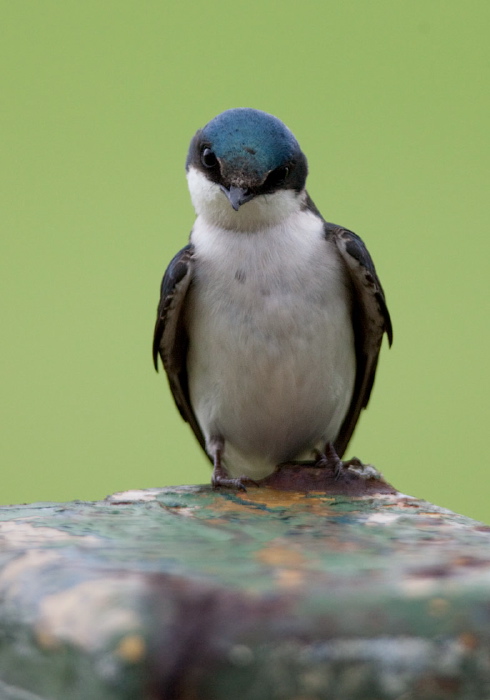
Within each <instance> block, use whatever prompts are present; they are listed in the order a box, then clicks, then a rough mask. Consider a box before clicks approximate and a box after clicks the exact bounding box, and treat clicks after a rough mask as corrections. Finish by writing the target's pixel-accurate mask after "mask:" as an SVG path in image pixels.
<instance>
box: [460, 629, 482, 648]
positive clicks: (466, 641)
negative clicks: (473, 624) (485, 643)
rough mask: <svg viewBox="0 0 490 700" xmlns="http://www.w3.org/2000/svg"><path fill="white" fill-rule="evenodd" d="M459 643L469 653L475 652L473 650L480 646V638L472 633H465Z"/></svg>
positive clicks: (461, 635)
mask: <svg viewBox="0 0 490 700" xmlns="http://www.w3.org/2000/svg"><path fill="white" fill-rule="evenodd" d="M458 641H459V643H460V644H461V646H463V647H464V648H465V649H468V651H473V649H476V648H477V646H478V637H477V636H476V635H475V634H472V633H471V632H463V634H460V635H459V637H458Z"/></svg>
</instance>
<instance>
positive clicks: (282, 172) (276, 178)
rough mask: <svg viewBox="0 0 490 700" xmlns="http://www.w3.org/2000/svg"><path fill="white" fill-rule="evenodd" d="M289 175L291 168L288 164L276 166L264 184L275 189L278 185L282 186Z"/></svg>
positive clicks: (267, 187)
mask: <svg viewBox="0 0 490 700" xmlns="http://www.w3.org/2000/svg"><path fill="white" fill-rule="evenodd" d="M288 175H289V168H288V166H287V165H284V166H280V167H279V168H276V169H275V170H273V171H272V172H270V173H269V174H268V176H267V179H266V181H265V182H264V186H265V187H266V189H275V188H277V187H280V186H281V185H282V184H283V182H284V181H285V180H286V178H287V176H288Z"/></svg>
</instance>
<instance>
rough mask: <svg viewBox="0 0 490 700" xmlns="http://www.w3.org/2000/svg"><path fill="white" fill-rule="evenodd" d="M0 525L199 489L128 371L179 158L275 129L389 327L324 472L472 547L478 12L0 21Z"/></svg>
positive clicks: (481, 105)
mask: <svg viewBox="0 0 490 700" xmlns="http://www.w3.org/2000/svg"><path fill="white" fill-rule="evenodd" d="M0 8H1V13H0V14H1V17H0V33H1V35H2V36H1V37H0V71H1V90H0V100H1V120H2V125H1V134H0V138H1V159H0V169H1V178H2V182H1V186H0V198H1V202H0V212H1V236H0V245H1V252H0V286H1V305H0V322H1V326H0V329H1V331H0V332H1V369H0V373H1V376H0V392H1V394H0V424H1V436H0V461H1V481H0V483H1V488H0V502H2V503H12V502H23V501H33V500H69V499H74V498H83V499H98V498H101V497H104V496H105V495H106V494H107V493H110V492H114V491H117V490H121V489H128V488H137V487H150V486H163V485H166V484H177V483H192V482H206V481H208V479H209V477H210V470H209V466H208V463H207V461H206V459H205V457H204V456H203V455H202V454H201V453H200V450H199V448H198V446H197V443H196V442H195V440H194V437H193V435H192V433H191V431H190V429H189V428H188V426H186V425H185V424H184V423H183V422H182V420H181V419H180V416H179V415H178V413H177V411H176V409H175V408H174V405H173V402H172V399H171V397H170V394H169V391H168V389H167V384H166V379H165V376H164V375H163V374H161V373H160V375H158V376H157V375H156V374H155V372H154V370H153V368H152V364H151V356H150V346H151V338H152V332H153V323H154V317H155V308H156V304H157V298H158V290H159V283H160V279H161V276H162V274H163V272H164V270H165V267H166V265H167V263H168V261H169V260H170V258H171V256H172V255H173V254H174V253H175V252H176V251H177V250H178V249H179V248H180V247H182V245H184V244H185V243H186V241H187V237H188V234H189V231H190V228H191V226H192V221H193V211H192V207H191V204H190V201H189V197H188V193H187V187H186V182H185V174H184V161H185V156H186V152H187V147H188V143H189V140H190V138H191V137H192V135H193V134H194V132H195V131H196V130H197V128H199V127H201V126H202V125H204V124H205V123H206V122H207V121H209V119H211V118H212V117H213V116H215V115H216V114H218V113H219V112H221V111H222V110H224V109H227V108H230V107H237V106H251V107H257V108H260V109H264V110H266V111H268V112H271V113H273V114H275V115H277V116H278V117H280V118H281V119H282V120H283V121H285V122H286V124H287V125H288V126H289V127H290V128H291V129H292V130H293V132H294V133H295V135H296V136H297V138H298V140H299V142H300V143H301V145H302V147H303V150H304V151H305V153H306V154H307V156H308V158H309V164H310V178H309V191H310V194H311V195H312V197H313V199H314V201H315V202H316V204H317V206H318V207H319V208H320V210H321V211H322V213H323V214H324V216H325V217H326V218H327V219H328V220H330V221H333V222H335V223H340V224H343V225H344V226H347V227H349V228H351V229H353V230H354V231H356V232H357V233H359V234H360V235H361V236H362V237H363V239H364V240H365V242H366V244H367V245H368V247H369V250H370V251H371V253H372V255H373V257H374V260H375V262H376V266H377V269H378V272H379V275H380V277H381V280H382V282H383V285H384V287H385V291H386V294H387V298H388V303H389V307H390V310H391V313H392V318H393V323H394V329H395V343H394V346H393V349H392V350H391V351H388V349H387V346H386V345H385V347H384V348H383V351H382V356H381V362H380V368H379V372H378V376H377V381H376V386H375V390H374V393H373V396H372V400H371V404H370V406H369V409H368V411H367V412H366V413H364V415H363V416H362V418H361V421H360V424H359V426H358V429H357V432H356V435H355V439H354V440H353V442H352V444H351V448H350V449H349V454H356V455H357V456H359V457H361V458H362V459H363V460H365V461H370V462H373V463H375V464H376V466H377V467H378V468H379V469H380V470H381V471H382V472H383V473H384V474H385V477H386V478H387V479H388V480H389V481H390V482H392V483H394V484H395V485H396V486H397V487H398V488H399V489H400V490H401V491H403V492H405V493H410V494H412V495H416V496H419V497H424V498H427V499H429V500H431V501H434V502H436V503H438V504H439V505H443V506H447V507H449V508H452V509H454V510H457V511H460V512H462V513H465V514H467V515H472V516H474V517H476V518H479V519H483V520H486V521H487V522H490V507H489V505H488V501H489V496H488V488H487V483H488V479H487V472H488V456H487V434H488V433H487V431H488V427H487V421H488V410H487V405H488V396H489V389H490V387H489V375H490V373H489V370H488V345H489V330H488V318H489V284H488V277H487V271H488V267H489V259H490V258H489V253H490V244H489V238H490V236H489V231H488V229H489V226H488V219H489V200H490V197H489V194H490V188H489V160H490V159H489V146H490V135H489V131H490V130H489V107H490V90H489V58H490V42H489V39H488V32H489V22H490V3H488V2H487V1H486V0H485V1H484V2H468V3H463V2H460V1H459V0H458V2H453V1H452V0H449V1H448V0H411V2H398V1H395V0H390V1H389V2H384V1H374V2H362V1H360V0H356V1H355V2H332V1H327V2H325V1H324V2H308V1H304V2H301V3H299V2H291V1H288V0H282V1H281V2H268V1H267V0H266V1H265V2H264V1H263V0H251V1H250V2H247V3H230V2H208V3H200V2H180V3H176V2H164V1H160V2H156V1H145V0H143V1H141V2H136V1H134V2H127V1H125V0H117V1H113V0H111V1H108V0H96V1H93V0H83V2H80V0H77V2H73V1H72V0H63V2H58V1H57V2H54V1H51V0H38V1H34V0H31V1H25V0H15V1H13V0H8V1H3V2H1V4H0Z"/></svg>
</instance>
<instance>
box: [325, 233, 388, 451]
mask: <svg viewBox="0 0 490 700" xmlns="http://www.w3.org/2000/svg"><path fill="white" fill-rule="evenodd" d="M325 233H326V236H327V237H328V238H331V240H333V241H334V242H335V244H336V245H337V248H338V250H339V253H340V255H341V257H342V259H343V261H344V263H345V267H346V269H347V272H348V277H349V280H350V283H351V291H352V323H353V327H354V338H355V350H356V364H357V369H356V380H355V385H354V393H353V396H352V401H351V404H350V407H349V410H348V412H347V415H346V417H345V419H344V422H343V423H342V426H341V428H340V432H339V434H338V436H337V439H336V440H335V443H334V446H335V449H336V451H337V454H338V455H339V457H341V456H342V455H343V454H344V452H345V450H346V448H347V445H348V443H349V440H350V439H351V437H352V433H353V432H354V428H355V427H356V423H357V421H358V419H359V414H360V412H361V411H362V409H363V408H365V407H366V406H367V404H368V401H369V397H370V395H371V390H372V388H373V384H374V376H375V374H376V366H377V364H378V357H379V351H380V348H381V341H382V339H383V334H384V333H386V334H387V336H388V341H389V344H390V345H391V344H392V342H393V330H392V327H391V319H390V314H389V312H388V308H387V306H386V300H385V295H384V292H383V287H382V286H381V282H380V281H379V279H378V276H377V274H376V269H375V267H374V263H373V261H372V259H371V256H370V255H369V253H368V251H367V249H366V246H365V245H364V243H363V242H362V240H361V239H360V238H359V236H357V235H356V234H355V233H353V232H352V231H348V230H347V229H345V228H342V227H340V226H335V225H333V224H328V223H326V224H325Z"/></svg>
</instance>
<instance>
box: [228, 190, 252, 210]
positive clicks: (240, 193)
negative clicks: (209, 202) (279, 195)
mask: <svg viewBox="0 0 490 700" xmlns="http://www.w3.org/2000/svg"><path fill="white" fill-rule="evenodd" d="M221 190H222V191H223V192H224V193H225V194H226V196H227V197H228V199H229V200H230V204H231V206H232V207H233V209H234V210H235V211H238V210H239V209H240V207H241V206H242V204H245V202H249V201H250V200H251V199H253V196H254V195H253V194H252V192H250V190H249V189H248V187H235V185H231V186H230V188H229V189H228V188H227V187H225V186H224V185H221Z"/></svg>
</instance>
